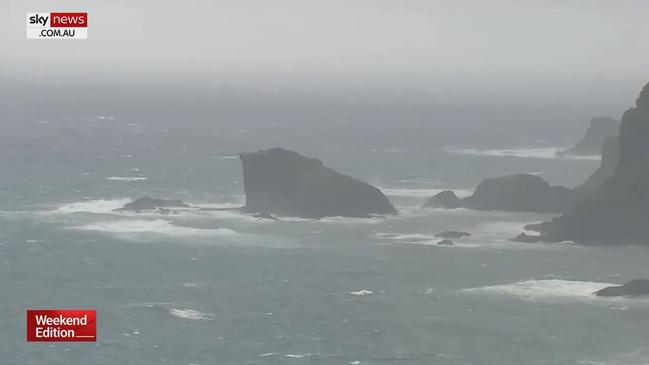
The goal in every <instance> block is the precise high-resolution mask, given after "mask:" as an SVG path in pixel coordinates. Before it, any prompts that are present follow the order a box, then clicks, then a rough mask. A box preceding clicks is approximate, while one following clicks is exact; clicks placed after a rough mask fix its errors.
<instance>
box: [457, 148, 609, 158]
mask: <svg viewBox="0 0 649 365" xmlns="http://www.w3.org/2000/svg"><path fill="white" fill-rule="evenodd" d="M563 150H565V147H543V148H511V149H484V150H483V149H477V148H457V147H449V148H446V152H448V153H450V154H454V155H469V156H483V157H518V158H546V159H555V158H556V159H571V160H593V161H599V160H600V159H601V156H599V155H592V156H572V155H567V156H557V155H556V154H557V152H560V151H563Z"/></svg>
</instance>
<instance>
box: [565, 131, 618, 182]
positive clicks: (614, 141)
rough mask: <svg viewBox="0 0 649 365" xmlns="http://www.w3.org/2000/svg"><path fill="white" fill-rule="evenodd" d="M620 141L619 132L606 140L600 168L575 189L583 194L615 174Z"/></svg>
mask: <svg viewBox="0 0 649 365" xmlns="http://www.w3.org/2000/svg"><path fill="white" fill-rule="evenodd" d="M619 141H620V140H619V137H618V136H617V134H616V135H615V136H611V137H608V138H607V139H606V140H604V145H603V146H602V162H601V164H600V166H599V168H598V169H597V170H595V172H593V173H592V174H591V175H590V176H589V177H588V179H586V181H585V182H584V183H582V184H581V185H579V186H577V187H576V188H575V190H577V191H579V192H581V193H583V194H586V193H589V192H591V191H593V190H595V189H596V188H598V187H600V186H601V185H602V184H604V182H606V180H608V179H610V178H611V177H613V176H614V175H615V168H616V167H617V162H618V160H619V159H620V142H619Z"/></svg>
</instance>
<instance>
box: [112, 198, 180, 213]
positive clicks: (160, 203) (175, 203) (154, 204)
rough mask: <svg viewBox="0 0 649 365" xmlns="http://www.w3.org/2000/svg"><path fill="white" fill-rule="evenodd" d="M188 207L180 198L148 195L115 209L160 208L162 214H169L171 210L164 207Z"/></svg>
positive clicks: (139, 209)
mask: <svg viewBox="0 0 649 365" xmlns="http://www.w3.org/2000/svg"><path fill="white" fill-rule="evenodd" d="M189 207H190V205H189V204H186V203H185V202H183V201H182V200H171V199H153V198H151V197H149V196H144V197H142V198H139V199H136V200H134V201H132V202H130V203H128V204H126V205H124V206H123V207H121V208H118V209H115V210H130V211H141V210H157V209H160V210H161V211H162V212H163V213H164V214H169V213H171V211H170V210H169V209H166V208H189Z"/></svg>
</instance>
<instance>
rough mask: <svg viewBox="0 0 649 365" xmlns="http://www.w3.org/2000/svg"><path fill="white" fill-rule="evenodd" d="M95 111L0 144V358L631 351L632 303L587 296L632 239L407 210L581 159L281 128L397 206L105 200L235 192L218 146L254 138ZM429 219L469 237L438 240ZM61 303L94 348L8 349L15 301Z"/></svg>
mask: <svg viewBox="0 0 649 365" xmlns="http://www.w3.org/2000/svg"><path fill="white" fill-rule="evenodd" d="M95 119H98V120H97V121H87V122H83V123H81V124H79V123H77V124H74V125H72V126H70V127H69V128H68V127H67V125H66V124H62V126H59V125H58V124H57V123H58V122H56V121H51V122H49V123H47V124H40V123H36V124H34V125H33V126H32V127H33V128H32V127H30V128H31V129H30V130H29V133H23V134H21V135H20V136H23V137H20V136H17V137H15V138H9V137H7V138H5V139H6V141H5V142H6V143H3V144H2V145H3V148H5V149H6V152H7V153H5V154H2V155H1V156H0V164H1V167H2V171H3V174H2V178H1V179H0V288H1V289H2V299H1V300H0V313H1V314H0V326H1V328H2V331H0V364H11V365H26V364H37V365H41V364H54V365H70V364H72V365H77V364H79V365H87V364H111V365H113V364H143V365H147V364H155V365H158V364H178V365H190V364H194V365H206V364H472V365H473V364H499V365H523V364H548V365H550V364H552V365H557V364H587V365H590V364H625V365H639V364H647V363H649V351H648V350H647V349H648V348H649V347H648V346H649V300H643V299H601V298H595V297H594V296H593V295H592V292H594V291H595V290H597V289H599V288H601V287H603V286H606V285H609V283H623V282H625V281H627V280H629V279H632V278H643V277H644V278H646V277H647V271H646V267H647V266H646V263H647V262H648V261H649V250H647V249H643V248H638V247H618V248H591V247H582V246H575V245H570V244H563V245H544V244H521V243H511V242H509V241H508V239H509V238H511V237H513V236H515V235H517V234H518V233H520V232H521V230H522V226H523V225H525V224H527V223H530V222H537V221H539V220H544V219H548V218H550V216H548V215H537V214H513V213H502V212H474V211H470V210H464V209H457V210H422V209H419V206H420V205H421V204H422V203H423V202H424V201H425V200H426V198H428V197H429V196H431V195H433V194H435V193H437V192H439V191H440V190H441V189H443V188H447V187H459V188H461V189H459V190H460V191H459V195H466V194H468V193H470V191H471V190H472V188H473V187H474V186H475V185H476V184H477V183H478V182H479V181H480V179H482V178H484V177H493V176H500V175H504V174H506V173H517V172H531V173H535V174H539V175H541V176H543V177H544V178H546V179H548V181H550V182H551V183H553V184H566V185H568V186H574V185H576V184H578V183H579V182H580V181H583V179H585V177H586V176H587V175H588V174H589V173H590V172H592V171H593V170H594V169H595V167H596V166H597V161H591V160H575V159H557V158H553V154H554V152H553V151H550V150H548V149H547V148H546V149H542V148H541V149H537V148H536V147H533V148H532V147H530V148H528V149H518V150H515V149H511V150H507V151H506V152H505V153H492V152H484V151H491V150H489V149H484V148H483V149H475V150H467V151H468V152H467V151H464V153H454V152H453V151H451V153H444V152H440V151H439V149H440V148H441V147H443V146H434V145H433V146H432V147H431V146H430V145H429V144H424V145H423V146H418V145H417V146H416V145H413V144H409V145H408V146H401V145H398V146H396V147H395V146H387V147H386V146H383V147H381V146H373V145H365V144H362V143H360V142H359V143H352V144H351V145H350V146H347V147H345V146H338V145H334V146H329V145H326V146H327V147H323V148H316V147H314V148H313V150H309V149H308V148H309V147H310V146H311V145H313V146H317V145H322V146H325V144H323V143H319V144H318V143H309V146H306V145H305V146H301V147H302V148H297V147H294V146H293V144H292V142H293V141H294V138H293V139H290V140H289V141H286V142H287V143H286V144H281V145H282V146H285V147H289V148H290V147H294V148H296V149H297V150H298V151H300V152H303V153H305V154H307V155H309V156H315V157H319V158H322V159H323V161H324V162H325V163H326V164H327V165H329V166H331V167H334V168H336V169H338V170H340V171H342V172H344V173H349V174H352V175H354V176H357V177H359V178H362V179H363V180H366V181H369V182H371V183H373V184H376V185H378V186H379V187H380V188H381V189H382V190H383V191H384V192H385V193H386V194H387V195H389V197H390V199H391V200H392V202H393V203H394V204H395V205H396V206H397V208H398V209H399V210H400V212H401V214H400V215H398V216H395V217H388V218H377V219H349V218H335V217H334V218H327V219H323V220H305V219H296V218H292V219H282V220H281V221H278V222H276V221H263V220H257V219H253V218H251V217H249V216H246V215H243V214H239V213H236V212H233V211H209V212H208V211H203V212H198V211H191V210H188V211H184V212H182V213H181V214H178V215H155V214H148V215H147V214H132V213H116V212H113V209H115V208H118V207H120V206H122V205H123V204H125V203H127V202H129V201H130V200H132V199H135V198H138V197H140V196H143V195H151V196H154V197H161V198H174V199H183V200H185V201H186V202H188V203H191V204H195V205H200V206H204V207H213V208H214V207H236V206H239V205H241V204H242V203H243V201H244V196H243V191H242V188H241V167H240V164H239V161H238V159H237V158H236V153H237V152H240V151H249V150H254V149H255V148H258V147H259V146H260V145H261V144H253V143H251V142H250V138H251V135H252V133H253V132H250V131H245V130H242V129H241V127H237V128H236V129H234V130H232V131H230V132H228V133H229V134H227V133H225V132H224V131H223V130H218V131H213V132H211V133H200V134H192V135H190V136H189V137H191V138H189V137H187V138H189V139H187V138H186V140H183V139H182V138H181V137H182V135H179V134H178V133H180V132H179V131H175V134H174V135H173V138H171V137H168V136H169V135H171V134H172V132H174V131H172V132H168V131H167V130H165V129H162V128H158V126H156V125H154V124H152V125H146V124H144V123H142V124H137V123H140V122H139V121H135V122H132V121H126V120H124V121H123V120H121V118H117V119H112V120H107V119H99V118H95ZM75 123H76V122H75ZM84 123H85V124H84ZM105 123H110V125H105ZM102 128H103V129H102ZM120 128H121V129H120ZM203 134H205V138H204V140H200V139H199V137H200V136H201V135H203ZM287 135H289V134H287ZM99 136H101V138H99ZM106 136H109V137H111V138H106ZM21 138H22V139H21ZM219 138H221V139H222V140H219ZM237 138H238V140H237V141H238V142H236V143H238V144H236V145H235V144H234V143H235V142H232V143H233V144H232V145H228V143H230V142H228V141H230V140H236V139H237ZM320 142H322V141H320ZM7 143H8V144H7ZM11 143H14V144H13V145H12V144H11ZM253 145H254V146H253ZM6 146H13V147H11V148H9V147H6ZM215 146H217V147H215ZM263 147H273V145H270V146H267V145H265V146H263ZM388 147H389V148H388ZM429 147H430V148H429ZM438 147H439V148H438ZM511 151H518V152H516V153H512V152H511ZM469 152H470V153H469ZM350 156H353V158H350ZM445 230H466V231H469V232H471V233H472V236H471V237H468V238H465V239H461V240H455V241H456V244H455V246H452V247H446V246H437V245H436V244H435V243H436V242H437V241H438V240H439V239H437V238H435V237H434V235H435V234H436V233H438V232H441V231H445ZM80 307H81V308H96V309H97V311H98V331H99V333H98V341H97V343H96V344H95V343H80V344H75V343H52V344H45V343H26V341H25V309H27V308H80Z"/></svg>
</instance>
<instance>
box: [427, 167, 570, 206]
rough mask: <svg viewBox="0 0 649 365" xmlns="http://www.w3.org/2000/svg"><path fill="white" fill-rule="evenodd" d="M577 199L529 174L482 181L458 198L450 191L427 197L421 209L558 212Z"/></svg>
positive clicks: (560, 187)
mask: <svg viewBox="0 0 649 365" xmlns="http://www.w3.org/2000/svg"><path fill="white" fill-rule="evenodd" d="M578 200H579V194H577V193H575V192H574V191H572V190H571V189H568V188H566V187H563V186H550V184H548V183H547V182H546V181H545V180H543V179H542V178H541V177H539V176H536V175H531V174H517V175H508V176H502V177H497V178H492V179H484V180H482V182H481V183H480V184H479V185H478V187H477V188H476V190H475V192H474V193H473V195H471V196H470V197H467V198H464V199H460V198H458V197H457V196H456V195H455V194H454V193H453V192H452V191H445V192H442V193H439V194H437V195H435V196H433V197H432V198H430V199H429V200H428V201H427V202H426V203H425V204H424V205H423V207H424V208H448V209H453V208H468V209H475V210H502V211H510V212H538V213H560V212H564V211H567V210H568V209H570V208H571V207H573V206H574V205H575V203H576V202H577V201H578Z"/></svg>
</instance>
